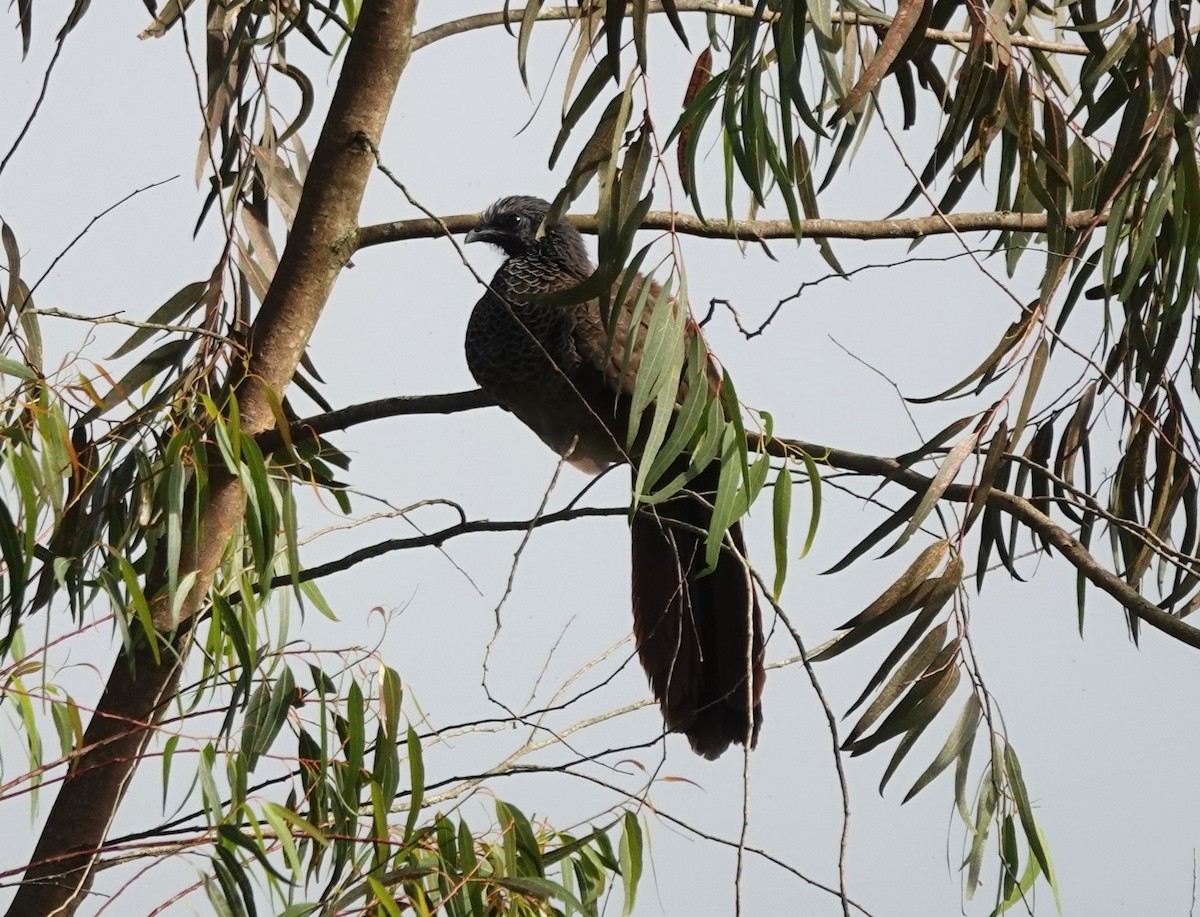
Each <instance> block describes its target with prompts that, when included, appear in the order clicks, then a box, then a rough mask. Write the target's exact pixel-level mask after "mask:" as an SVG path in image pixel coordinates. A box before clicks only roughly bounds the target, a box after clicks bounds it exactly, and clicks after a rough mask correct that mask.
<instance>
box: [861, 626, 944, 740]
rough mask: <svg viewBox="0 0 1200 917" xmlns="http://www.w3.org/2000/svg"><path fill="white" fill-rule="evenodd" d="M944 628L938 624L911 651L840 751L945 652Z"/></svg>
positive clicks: (862, 733)
mask: <svg viewBox="0 0 1200 917" xmlns="http://www.w3.org/2000/svg"><path fill="white" fill-rule="evenodd" d="M947 628H948V625H947V624H946V623H945V622H942V623H941V624H939V625H938V626H937V627H935V628H934V629H933V630H931V631H930V632H929V633H928V634H926V635H925V639H923V640H922V641H921V642H920V644H919V645H918V646H917V648H916V649H914V650H913V652H912V655H910V656H909V657H908V658H907V659H905V660H904V662H903V663H902V664H901V666H900V668H898V669H897V670H896V672H895V674H893V675H892V677H891V678H890V679H888V682H887V684H886V685H884V686H883V688H882V689H881V690H880V692H879V694H878V696H877V697H876V698H875V700H873V701H872V702H871V704H870V706H868V707H867V709H866V710H865V711H863V715H862V716H861V717H859V719H858V722H857V723H855V724H854V728H853V729H852V730H851V731H850V734H849V735H848V736H847V737H846V740H845V742H844V743H843V746H844V747H846V748H849V747H852V746H853V745H854V743H855V742H856V741H858V738H859V737H860V736H862V735H864V734H865V733H866V731H867V730H868V729H870V728H871V727H872V726H874V725H875V723H877V722H878V721H879V718H880V717H881V716H883V714H884V713H886V712H887V710H888V708H889V707H891V706H892V704H894V703H895V702H896V701H897V700H899V699H900V695H901V694H903V693H904V692H905V691H906V690H907V689H908V688H910V687H911V686H912V684H913V683H914V681H915V679H916V678H917V676H918V675H920V674H921V673H922V672H924V671H925V669H926V667H927V666H928V665H929V664H930V663H931V662H933V660H934V659H936V658H937V656H938V654H939V653H941V652H942V650H943V649H945V642H946V632H947ZM855 706H857V704H856V705H855ZM853 709H854V707H851V708H850V710H853ZM847 712H850V711H847Z"/></svg>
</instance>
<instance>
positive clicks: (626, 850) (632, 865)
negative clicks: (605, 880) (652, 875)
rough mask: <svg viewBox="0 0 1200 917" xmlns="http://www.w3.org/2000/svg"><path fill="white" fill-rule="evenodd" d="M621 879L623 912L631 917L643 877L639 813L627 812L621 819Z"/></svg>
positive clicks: (626, 916)
mask: <svg viewBox="0 0 1200 917" xmlns="http://www.w3.org/2000/svg"><path fill="white" fill-rule="evenodd" d="M620 850H621V881H622V882H623V884H624V886H625V906H624V909H623V910H622V913H623V914H624V915H625V917H629V915H630V914H632V913H633V907H634V905H635V904H636V903H637V890H638V883H639V882H640V881H641V878H642V827H641V825H639V824H638V820H637V813H635V812H631V811H629V812H626V813H625V815H624V816H623V817H622V819H621V847H620Z"/></svg>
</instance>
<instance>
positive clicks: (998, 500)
mask: <svg viewBox="0 0 1200 917" xmlns="http://www.w3.org/2000/svg"><path fill="white" fill-rule="evenodd" d="M393 402H394V404H393ZM489 403H491V402H490V400H489V399H488V398H487V396H486V395H484V394H483V392H455V393H453V394H448V395H428V396H424V397H410V398H400V399H390V398H389V399H383V400H381V401H373V402H367V403H364V404H360V405H355V406H354V407H353V408H346V409H344V410H342V411H334V412H331V413H329V414H321V415H318V416H316V417H313V418H310V419H308V420H303V421H299V422H298V423H296V424H293V426H292V429H293V430H294V431H295V430H304V429H317V430H322V431H323V430H331V429H346V428H348V427H351V426H353V425H355V424H357V423H365V422H366V421H368V420H379V419H382V418H385V417H392V416H397V415H400V414H419V413H440V414H445V413H452V412H455V411H466V410H473V409H475V408H479V407H483V406H485V405H487V404H489ZM330 418H336V425H330ZM797 449H799V450H803V451H804V452H806V453H808V455H810V456H812V457H813V458H814V459H815V460H817V461H818V462H821V463H823V464H825V465H828V466H829V467H831V468H836V469H839V470H842V471H851V472H855V473H857V474H863V475H871V476H873V477H882V478H889V479H891V480H892V481H894V482H895V483H897V484H899V485H900V486H901V487H906V488H908V489H909V490H911V491H913V492H916V493H920V492H923V491H925V490H926V489H928V487H929V485H930V483H931V479H930V478H929V477H927V476H925V475H923V474H921V473H920V472H918V471H915V470H913V469H912V468H904V469H902V468H901V466H900V463H899V462H897V461H896V459H894V458H888V457H886V456H879V455H864V454H862V453H859V452H849V451H847V450H845V449H834V448H832V447H830V446H825V445H821V444H819V443H809V442H803V441H801V440H794V439H774V440H771V441H770V442H769V443H767V451H768V452H770V453H771V454H772V455H777V456H780V457H786V456H788V455H792V454H794V453H795V450H797ZM974 498H975V489H974V488H973V487H971V486H970V485H968V484H951V485H950V486H949V487H947V488H946V492H945V494H944V495H943V499H945V500H950V501H952V502H955V503H969V502H970V501H972V500H973V499H974ZM987 502H988V503H989V504H991V505H993V506H996V507H998V508H999V509H1001V510H1002V511H1004V512H1005V513H1008V514H1009V515H1010V516H1012V517H1013V518H1015V519H1017V520H1018V521H1020V522H1022V523H1024V524H1025V525H1026V526H1028V528H1029V529H1030V530H1032V531H1034V532H1037V533H1038V534H1039V535H1042V536H1043V537H1044V538H1045V539H1046V540H1047V541H1048V542H1050V544H1052V545H1054V547H1056V548H1057V549H1058V550H1059V553H1061V554H1062V555H1063V557H1065V558H1066V559H1067V561H1068V562H1069V563H1070V564H1071V565H1072V566H1073V567H1075V569H1077V570H1079V571H1080V572H1081V573H1083V575H1084V576H1086V577H1087V578H1088V579H1089V580H1090V581H1091V582H1092V583H1093V584H1094V585H1095V586H1097V587H1099V588H1100V589H1102V590H1103V591H1104V592H1107V593H1108V594H1109V595H1110V596H1112V597H1113V598H1114V599H1116V600H1117V602H1118V603H1120V605H1121V606H1122V607H1123V608H1125V609H1126V610H1127V611H1128V612H1130V613H1131V614H1133V615H1134V616H1136V617H1137V618H1139V619H1141V620H1142V621H1145V622H1146V623H1147V624H1149V625H1150V626H1151V627H1154V628H1156V629H1158V630H1161V631H1162V632H1163V633H1165V634H1167V635H1168V636H1170V637H1174V638H1175V639H1176V640H1179V641H1180V642H1181V643H1185V644H1187V645H1188V646H1192V647H1196V648H1197V649H1200V628H1196V627H1193V626H1192V625H1190V624H1187V623H1186V622H1185V621H1183V619H1182V618H1178V617H1176V616H1175V615H1173V614H1170V613H1168V612H1166V611H1163V610H1162V609H1161V608H1159V607H1158V606H1157V605H1155V604H1154V603H1153V602H1151V601H1150V600H1149V599H1148V598H1146V597H1145V596H1144V595H1142V594H1141V593H1140V592H1138V590H1136V589H1134V588H1133V587H1132V586H1130V585H1129V584H1128V583H1126V582H1125V581H1124V580H1123V579H1121V578H1120V577H1119V576H1117V575H1116V574H1115V573H1113V572H1112V571H1110V570H1108V569H1106V568H1105V567H1104V566H1102V565H1101V564H1100V562H1099V561H1097V560H1096V558H1095V557H1093V556H1092V554H1091V552H1090V551H1088V549H1087V548H1085V547H1084V546H1083V545H1082V544H1080V543H1079V542H1078V541H1077V540H1076V539H1075V538H1073V537H1072V536H1071V535H1070V533H1069V532H1067V531H1066V530H1065V529H1063V528H1062V527H1061V526H1059V525H1058V524H1057V523H1056V522H1055V521H1054V520H1053V519H1051V518H1050V517H1049V516H1047V515H1046V514H1045V513H1043V512H1041V511H1040V510H1039V509H1038V508H1037V507H1035V506H1034V505H1033V504H1032V503H1030V502H1029V501H1028V500H1026V499H1025V498H1024V497H1019V496H1016V495H1015V494H1011V493H1009V492H1007V491H1003V490H995V489H993V490H992V491H990V492H989V494H988V497H987ZM556 521H557V520H556ZM485 524H486V523H485ZM468 525H478V523H475V524H471V523H469V524H468ZM445 531H446V532H450V531H451V530H450V529H448V530H445ZM454 534H458V533H457V532H455V533H454ZM439 535H441V536H443V537H444V536H445V533H435V534H434V535H433V536H427V537H431V538H436V537H438V536H439ZM420 540H421V539H419V538H418V539H399V540H398V541H411V542H418V541H420ZM430 543H431V544H436V543H439V542H436V541H431V542H430ZM387 544H391V543H390V542H389V543H387ZM398 546H402V547H415V546H417V545H416V544H405V545H398ZM378 547H380V546H375V548H378ZM395 549H396V548H395V547H393V548H389V550H395ZM366 550H368V551H370V550H374V549H373V548H369V549H366ZM380 553H382V552H380ZM372 556H374V555H372ZM363 559H365V558H363ZM345 560H346V558H343V559H342V561H340V562H335V563H341V562H344V561H345Z"/></svg>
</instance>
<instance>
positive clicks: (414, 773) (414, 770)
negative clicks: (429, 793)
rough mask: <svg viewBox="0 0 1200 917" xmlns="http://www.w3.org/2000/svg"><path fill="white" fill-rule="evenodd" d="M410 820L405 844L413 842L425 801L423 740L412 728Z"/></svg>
mask: <svg viewBox="0 0 1200 917" xmlns="http://www.w3.org/2000/svg"><path fill="white" fill-rule="evenodd" d="M408 780H409V783H408V792H409V797H408V819H407V821H406V822H405V823H404V843H405V844H408V843H409V842H411V841H412V838H413V832H414V831H416V827H417V819H418V818H420V816H421V805H422V804H423V802H424V799H425V759H424V758H423V757H422V754H421V740H420V738H418V737H417V733H416V731H415V730H414V729H413V728H412V726H409V727H408Z"/></svg>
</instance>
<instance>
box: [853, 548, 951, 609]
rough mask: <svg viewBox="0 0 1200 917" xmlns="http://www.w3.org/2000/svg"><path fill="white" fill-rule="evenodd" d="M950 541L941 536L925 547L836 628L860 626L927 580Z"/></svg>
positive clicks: (938, 563) (940, 561) (942, 556)
mask: <svg viewBox="0 0 1200 917" xmlns="http://www.w3.org/2000/svg"><path fill="white" fill-rule="evenodd" d="M949 547H950V542H949V541H948V540H947V539H945V538H941V539H939V540H938V541H935V542H934V543H933V544H931V545H929V547H927V548H925V550H923V551H922V552H921V553H920V554H918V555H917V557H916V560H914V561H913V562H912V563H911V564H910V565H909V566H908V569H906V570H905V571H904V572H903V573H902V574H901V575H900V578H899V579H897V580H896V581H895V582H894V583H892V585H890V586H889V587H888V588H887V589H885V590H884V592H883V594H882V595H880V596H879V598H877V599H875V601H873V602H872V603H871V604H870V605H868V606H867V607H866V608H864V609H863V610H862V611H860V612H859V613H858V614H856V615H855V616H854V617H852V618H851V619H850V620H848V621H847V622H846V623H845V624H842V625H840V626H839V627H838V630H851V629H853V628H855V627H861V626H862V625H863V624H866V623H868V622H869V621H871V620H873V619H874V618H876V617H878V616H879V615H880V614H881V613H883V612H884V611H886V610H887V609H888V608H891V607H892V606H893V605H895V604H896V602H897V601H899V600H900V599H901V598H902V597H904V596H906V595H908V594H909V593H910V592H912V590H913V589H914V588H916V586H917V585H918V584H920V583H922V582H924V581H925V580H927V579H928V578H929V577H930V575H931V574H932V573H933V571H934V570H935V569H936V568H937V567H938V566H940V565H941V563H942V561H943V560H944V559H945V557H946V552H947V550H949Z"/></svg>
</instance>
